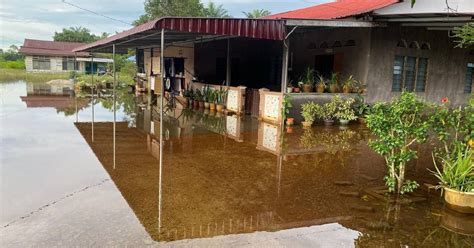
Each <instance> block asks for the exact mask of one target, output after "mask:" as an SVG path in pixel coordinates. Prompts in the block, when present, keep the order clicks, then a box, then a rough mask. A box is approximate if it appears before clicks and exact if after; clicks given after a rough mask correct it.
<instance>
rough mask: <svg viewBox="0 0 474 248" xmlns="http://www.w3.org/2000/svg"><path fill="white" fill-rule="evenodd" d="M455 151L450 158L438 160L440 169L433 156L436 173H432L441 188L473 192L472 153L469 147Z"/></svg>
mask: <svg viewBox="0 0 474 248" xmlns="http://www.w3.org/2000/svg"><path fill="white" fill-rule="evenodd" d="M456 150H457V151H455V152H453V156H451V157H450V158H444V157H440V158H439V159H440V160H441V163H442V165H443V166H442V167H441V168H439V167H438V165H437V164H436V159H435V156H433V162H434V164H435V169H436V171H432V173H433V175H434V176H436V177H437V178H438V180H439V182H440V186H441V187H446V188H449V189H454V190H458V191H461V192H471V191H473V190H474V155H473V154H474V152H473V151H472V149H471V148H470V147H469V146H467V147H466V148H465V149H462V148H461V147H458V148H457V149H456Z"/></svg>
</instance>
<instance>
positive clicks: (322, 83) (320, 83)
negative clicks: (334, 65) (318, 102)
mask: <svg viewBox="0 0 474 248" xmlns="http://www.w3.org/2000/svg"><path fill="white" fill-rule="evenodd" d="M326 87H327V85H326V80H324V77H323V76H321V75H319V76H318V82H317V83H316V92H318V93H324V90H325V89H326Z"/></svg>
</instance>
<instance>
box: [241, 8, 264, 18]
mask: <svg viewBox="0 0 474 248" xmlns="http://www.w3.org/2000/svg"><path fill="white" fill-rule="evenodd" d="M242 13H243V14H244V15H245V17H247V18H254V19H255V18H260V17H264V16H267V15H270V14H271V12H270V11H268V10H265V9H254V10H251V11H249V12H245V11H242Z"/></svg>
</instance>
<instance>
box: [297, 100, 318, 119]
mask: <svg viewBox="0 0 474 248" xmlns="http://www.w3.org/2000/svg"><path fill="white" fill-rule="evenodd" d="M317 106H318V105H317V104H316V103H314V102H307V103H303V104H301V115H302V116H303V118H304V121H305V122H308V123H311V124H312V123H313V122H314V120H315V111H316V108H317Z"/></svg>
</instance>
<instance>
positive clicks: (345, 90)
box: [342, 86, 352, 94]
mask: <svg viewBox="0 0 474 248" xmlns="http://www.w3.org/2000/svg"><path fill="white" fill-rule="evenodd" d="M351 92H352V89H351V87H350V86H344V87H342V93H344V94H349V93H351Z"/></svg>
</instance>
